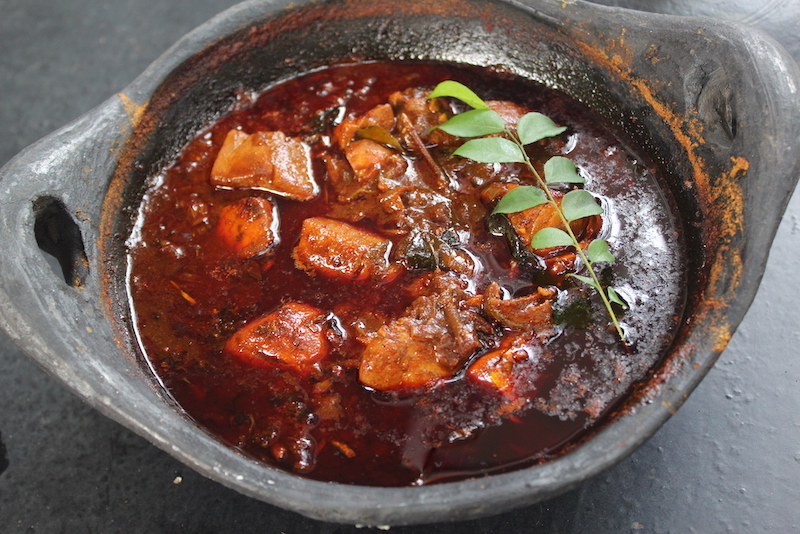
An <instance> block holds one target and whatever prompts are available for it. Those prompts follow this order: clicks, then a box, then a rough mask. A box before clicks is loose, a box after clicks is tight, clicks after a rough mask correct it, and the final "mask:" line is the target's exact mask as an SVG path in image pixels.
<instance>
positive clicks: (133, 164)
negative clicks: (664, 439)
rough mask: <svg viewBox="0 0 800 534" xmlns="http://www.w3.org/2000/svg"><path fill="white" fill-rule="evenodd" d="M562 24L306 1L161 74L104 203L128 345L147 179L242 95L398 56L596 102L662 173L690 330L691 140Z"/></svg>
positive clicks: (111, 273)
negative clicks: (130, 245) (137, 232)
mask: <svg viewBox="0 0 800 534" xmlns="http://www.w3.org/2000/svg"><path fill="white" fill-rule="evenodd" d="M561 24H562V23H561V21H559V20H557V19H556V18H554V16H553V15H552V14H543V13H542V12H537V11H534V10H528V9H525V8H520V7H516V6H510V5H508V4H505V3H494V2H489V3H486V2H460V1H459V2H445V3H444V4H437V5H436V6H432V5H415V6H412V5H397V3H382V2H333V3H324V4H310V5H305V6H300V7H296V8H292V9H289V10H286V11H283V12H278V13H277V14H269V15H265V16H262V17H260V18H254V19H253V20H252V23H251V24H250V25H248V26H247V27H245V28H243V29H241V30H238V31H236V32H234V33H232V34H230V35H226V36H223V37H222V38H221V39H219V40H218V41H217V42H215V44H213V45H211V46H209V47H207V48H206V49H204V50H202V51H201V52H199V53H197V54H195V55H193V56H191V57H190V58H189V59H187V60H186V61H184V62H183V63H182V64H180V65H179V66H178V67H177V68H175V69H174V70H170V71H169V72H165V73H163V74H164V75H163V78H159V79H158V80H157V81H158V83H157V87H156V89H155V90H154V92H153V93H152V95H150V96H149V98H148V99H147V104H146V106H144V108H143V110H142V111H141V114H140V115H138V116H137V121H136V123H135V125H134V132H133V135H132V137H131V138H130V140H129V142H128V144H127V146H126V147H125V150H124V153H123V156H122V158H121V163H120V166H119V167H118V169H117V172H116V174H115V176H114V179H113V182H112V187H111V188H110V190H109V191H110V192H109V195H108V197H107V198H106V201H105V205H104V210H105V214H104V215H105V217H104V224H105V225H106V227H107V230H108V231H105V232H103V235H105V236H107V237H105V238H104V240H103V243H102V247H101V248H102V251H103V257H104V258H106V259H107V265H108V267H109V270H108V276H107V279H106V283H107V287H108V289H109V293H108V297H109V299H108V300H109V302H108V305H109V307H110V309H111V316H112V317H117V318H121V320H120V321H119V324H118V325H117V326H118V328H119V331H120V334H121V337H122V338H123V340H124V343H125V344H126V348H127V350H128V352H129V353H130V354H131V355H132V356H133V357H134V358H135V359H137V360H138V361H139V362H140V363H142V364H143V365H145V359H144V356H143V355H142V353H141V349H140V347H139V346H138V344H137V342H136V339H135V336H134V335H133V333H132V332H131V330H130V328H129V325H130V324H131V323H132V318H131V310H130V307H129V295H128V294H127V285H126V274H127V265H125V258H126V254H127V244H126V241H127V239H128V237H129V236H130V235H131V232H132V230H133V227H134V224H135V220H136V216H137V210H138V207H139V205H140V203H141V202H142V198H143V195H144V193H145V191H146V189H147V187H148V185H149V182H148V180H149V178H150V177H152V176H155V175H158V174H159V173H160V172H161V171H163V170H164V169H165V168H166V167H167V166H168V165H169V164H170V163H171V162H173V161H174V160H175V158H176V156H177V155H178V154H179V153H180V151H181V150H182V148H183V147H184V146H185V145H186V144H187V143H188V142H189V141H190V140H191V139H192V138H193V137H194V136H195V135H196V134H197V132H199V131H200V130H201V129H202V128H204V127H205V126H207V125H208V124H209V123H211V122H213V121H214V120H216V119H218V118H219V117H221V116H223V115H224V114H226V113H228V112H229V111H230V110H231V109H232V107H233V106H234V104H235V102H236V99H237V95H240V94H241V93H242V92H252V93H261V92H262V91H264V90H266V89H268V88H270V87H273V86H274V85H276V84H278V83H280V82H282V81H284V80H289V79H293V78H296V77H298V76H300V75H303V74H306V73H310V72H314V71H316V70H319V69H321V68H324V67H326V66H329V65H335V64H347V63H354V62H393V61H395V62H398V61H399V62H414V61H419V62H441V63H447V64H454V65H468V66H476V67H483V68H488V69H490V70H491V71H492V72H494V73H496V74H497V75H499V76H509V77H511V76H516V77H521V78H524V79H526V80H530V81H532V82H535V83H538V84H541V85H542V86H544V87H547V88H550V89H555V90H558V91H561V92H563V93H564V94H566V95H568V96H569V97H570V98H572V99H574V100H575V101H577V102H579V103H581V104H582V105H585V106H587V107H588V108H590V109H591V110H592V112H594V113H595V114H596V115H597V116H599V117H601V118H602V119H603V120H604V121H605V122H606V124H607V126H608V127H609V128H610V129H611V130H612V131H614V133H615V134H616V135H617V136H618V138H619V139H621V140H623V141H624V142H625V143H626V144H628V145H629V146H630V147H631V148H632V150H633V151H634V152H636V153H637V154H640V155H641V156H642V157H643V158H645V161H646V162H647V165H648V166H650V167H651V168H652V169H653V170H654V172H656V173H657V174H658V175H659V176H660V178H661V180H662V185H663V187H664V192H665V195H667V196H668V197H669V199H670V200H669V202H670V204H671V205H672V207H673V208H674V215H675V219H676V220H677V221H678V223H679V225H680V231H681V233H682V237H683V240H684V243H685V247H686V254H685V259H686V265H685V273H686V279H687V280H689V281H691V287H689V288H688V295H689V298H688V302H687V304H686V308H685V314H684V316H683V317H680V318H676V319H677V320H678V322H680V323H682V324H683V325H684V327H683V329H681V330H680V331H679V332H678V334H677V340H678V341H681V340H683V339H685V338H686V336H688V331H687V330H686V325H688V324H690V323H692V319H689V318H691V317H692V316H693V314H694V313H695V310H696V308H697V306H699V304H700V303H701V302H702V300H703V298H704V294H705V289H704V288H705V287H706V284H707V281H708V279H709V272H708V268H709V263H708V259H709V254H710V253H709V244H711V245H713V243H710V242H709V239H708V235H709V231H708V228H707V226H704V225H707V224H708V217H707V213H706V211H705V208H704V204H703V200H702V198H699V197H698V192H697V189H696V188H695V187H693V186H692V185H691V184H689V182H688V181H687V179H686V177H687V176H692V173H693V170H692V162H691V161H688V160H687V158H686V153H685V151H686V146H685V144H684V143H682V142H681V141H680V140H679V139H676V137H675V132H674V130H673V129H671V128H670V126H669V124H668V123H667V122H665V121H664V119H663V117H662V115H660V114H659V112H658V110H657V109H654V108H653V107H652V106H651V105H650V104H651V102H648V101H647V99H646V98H643V96H642V92H641V87H640V86H638V87H637V86H636V85H635V84H631V80H630V79H626V77H625V76H622V75H621V74H620V71H619V69H616V68H614V66H613V62H612V61H610V60H608V58H607V56H605V55H604V54H605V52H606V51H598V50H597V49H596V48H595V49H593V48H592V47H591V46H589V45H587V43H585V42H584V43H580V42H579V41H576V39H575V34H574V33H570V32H568V31H565V29H564V28H563V27H562V25H561ZM600 52H602V53H600ZM603 58H605V59H603ZM670 74H671V73H666V75H667V76H668V75H670ZM656 81H657V82H660V80H656ZM705 156H706V157H707V161H708V162H709V163H708V166H709V167H711V166H713V165H714V164H716V162H715V161H714V158H715V157H716V156H715V154H714V153H713V151H710V152H709V153H708V154H706V155H705ZM687 184H689V185H687ZM712 248H713V247H712ZM667 360H669V358H667ZM144 378H145V380H150V381H151V383H152V385H153V387H154V388H156V389H157V390H160V389H161V386H160V384H159V383H158V381H157V380H156V378H155V377H154V376H151V375H148V374H147V373H145V374H144ZM661 379H663V376H662V378H661ZM647 389H648V388H647V387H646V386H645V387H641V388H639V390H638V391H637V393H636V394H635V395H634V396H632V397H631V399H630V400H628V402H627V406H620V407H619V409H618V410H617V411H616V412H615V414H614V416H613V417H615V416H616V415H619V414H622V413H626V411H627V409H628V408H629V407H631V406H635V405H636V404H637V403H638V402H640V401H641V398H642V396H646V395H648V393H647ZM162 394H163V396H164V399H165V400H166V401H167V402H170V400H169V395H168V394H166V393H164V392H162ZM613 417H612V419H613ZM650 431H651V430H650V429H647V430H645V432H650ZM633 439H634V441H639V440H640V439H643V437H635V438H633ZM582 469H583V468H582ZM584 470H585V469H584ZM590 471H591V469H590Z"/></svg>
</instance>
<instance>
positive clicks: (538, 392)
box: [129, 63, 685, 486]
mask: <svg viewBox="0 0 800 534" xmlns="http://www.w3.org/2000/svg"><path fill="white" fill-rule="evenodd" d="M445 79H454V80H458V81H460V82H462V83H464V84H466V85H467V86H469V87H471V88H472V89H473V90H475V92H476V93H477V94H479V95H480V96H481V97H482V98H484V100H486V101H491V102H492V104H491V105H492V106H493V107H495V108H496V109H497V110H498V112H500V113H501V115H503V116H504V117H506V118H508V117H511V118H513V117H514V116H517V117H518V114H519V113H523V112H526V111H540V112H542V113H544V114H546V115H548V116H549V117H551V118H552V119H553V120H554V121H555V122H556V123H557V124H560V125H564V126H567V127H568V130H567V132H566V133H564V134H562V135H560V136H558V137H556V138H552V139H548V140H544V141H541V142H539V143H537V144H535V145H534V146H532V147H529V148H530V150H529V153H530V155H531V156H532V158H533V159H534V161H535V162H537V163H536V165H541V164H542V163H543V162H544V160H545V159H547V158H548V157H550V156H552V155H563V156H567V157H569V158H570V159H571V160H572V161H573V162H574V163H575V164H576V166H577V167H578V169H579V172H580V173H581V175H582V176H584V177H585V178H586V183H585V188H586V189H587V190H588V191H590V192H591V193H592V194H593V195H594V196H595V197H596V198H597V199H598V201H599V202H600V203H601V204H602V205H603V207H604V209H605V213H604V214H603V215H602V216H595V217H594V218H589V219H587V220H583V221H580V222H578V223H577V227H575V228H573V229H574V230H576V233H578V234H579V235H581V236H583V237H584V238H586V239H591V238H593V237H597V236H599V237H602V238H605V239H607V240H608V241H609V243H610V246H611V250H612V252H613V254H614V255H615V256H616V258H617V261H616V262H614V263H613V264H608V267H607V268H605V269H603V270H602V276H603V277H604V279H605V280H606V281H608V282H610V283H612V284H613V285H614V287H615V288H617V290H618V292H619V293H620V295H621V296H622V297H623V298H624V299H625V300H626V302H627V303H628V304H629V305H630V307H629V309H628V310H626V311H623V310H621V309H620V310H618V311H619V313H620V315H621V317H622V323H623V327H624V328H625V331H626V335H627V337H628V340H629V341H628V346H627V347H626V346H625V345H623V344H622V343H621V342H620V340H619V339H618V337H617V336H616V334H615V332H614V330H613V328H610V327H609V324H608V323H609V320H608V316H607V315H606V313H605V311H604V310H603V309H602V307H601V306H600V304H599V301H598V299H597V297H596V295H593V294H592V292H591V291H589V290H587V288H586V287H579V286H577V285H576V283H575V282H573V279H571V278H569V277H567V276H565V275H566V274H567V273H569V272H580V264H579V262H576V261H575V258H574V254H571V253H570V251H569V250H546V251H531V250H530V249H529V247H528V248H527V249H526V247H525V244H524V241H523V240H521V239H519V235H521V234H524V233H525V232H526V231H531V230H532V228H533V227H532V226H531V225H534V226H535V225H536V224H539V223H536V222H535V220H538V219H542V217H544V218H546V217H545V215H546V214H545V215H543V214H542V213H538V212H537V213H535V214H533V215H532V216H528V217H527V218H526V217H523V216H521V215H520V216H518V218H517V220H513V217H512V216H494V217H492V216H490V213H491V209H492V206H493V204H494V203H495V202H496V201H497V200H498V198H499V197H500V196H502V193H503V192H504V191H507V190H508V189H509V188H511V187H516V186H517V185H520V184H526V183H527V184H531V183H533V182H531V177H530V176H529V175H527V174H526V172H527V171H525V170H524V169H522V168H519V167H515V166H514V165H511V164H493V165H484V164H476V163H474V162H469V161H466V160H463V159H461V158H457V157H453V156H451V155H450V154H451V152H452V150H453V149H454V147H455V146H458V144H459V143H460V142H463V140H459V139H455V138H452V137H451V136H448V135H446V134H444V133H443V132H441V131H440V130H439V131H434V130H431V127H432V126H435V124H436V123H437V121H441V120H444V119H445V118H446V117H447V116H449V115H451V114H452V113H455V112H458V111H463V109H459V108H458V103H456V102H446V101H442V102H434V101H428V100H427V98H426V94H427V93H426V92H427V91H430V89H432V88H433V87H434V86H435V85H436V84H437V83H439V82H440V81H442V80H445ZM515 114H517V115H515ZM387 134H388V136H387ZM240 147H243V148H240ZM259 147H261V148H259ZM263 147H267V148H263ZM237 150H239V152H237ZM259 151H262V152H259ZM264 151H265V152H264ZM264 153H268V154H272V156H269V155H267V156H263V154H264ZM237 154H238V155H237ZM275 154H278V155H277V156H276V155H275ZM281 154H282V155H281ZM263 157H266V158H267V159H269V158H270V157H272V158H273V160H272V161H271V163H270V164H268V165H267V164H263V161H262V160H261V159H259V158H263ZM248 158H250V159H248ZM281 158H283V159H281ZM237 166H238V167H237ZM262 167H269V168H268V169H266V170H265V169H264V168H262ZM265 173H266V174H267V175H269V176H268V179H267V180H266V181H263V180H262V181H260V182H259V181H258V178H257V176H256V175H262V178H263V175H265ZM254 176H256V178H254ZM297 176H301V178H299V179H297V178H296V177H297ZM253 180H256V181H253ZM566 190H567V189H566V188H562V191H560V192H563V191H566ZM560 192H559V191H556V193H557V194H560ZM673 213H674V210H673V209H672V204H671V199H670V198H669V196H668V195H667V194H666V193H665V191H664V189H662V187H661V186H660V185H659V182H658V178H657V176H655V174H654V171H652V170H650V169H648V168H647V167H646V166H645V165H644V164H643V163H642V162H641V160H639V159H638V158H637V156H636V155H635V154H634V153H633V152H632V151H631V150H629V149H628V148H627V147H626V145H625V144H624V143H622V142H621V141H620V140H619V139H618V138H617V137H615V136H614V135H612V133H611V132H610V130H609V129H607V128H606V127H604V126H603V124H602V123H601V122H600V121H599V120H598V119H597V118H596V117H595V116H594V115H592V114H591V113H590V112H589V111H588V110H587V109H586V108H585V107H584V106H582V105H580V104H578V103H576V102H574V101H572V100H570V99H568V98H567V97H565V96H564V95H562V94H560V93H557V92H555V91H551V90H547V89H544V88H542V87H540V86H538V85H535V84H533V83H531V82H527V81H523V80H519V79H516V78H510V77H509V76H499V75H497V74H493V73H491V72H487V71H483V70H478V69H472V68H457V67H454V66H447V65H440V64H418V63H414V64H397V63H393V64H380V63H377V64H359V65H345V66H336V67H331V68H326V69H324V70H320V71H318V72H313V73H311V74H308V75H305V76H303V77H300V78H298V79H293V80H289V81H286V82H284V83H281V84H278V85H275V86H274V87H272V88H270V89H268V90H266V91H265V92H263V93H261V94H258V95H255V94H250V93H246V92H242V93H241V94H240V95H239V97H238V99H237V102H236V104H235V106H234V108H233V109H232V110H231V111H230V113H228V114H227V115H226V116H224V117H222V118H220V119H219V120H218V121H216V122H215V123H214V124H211V125H209V126H208V127H207V128H206V129H205V130H204V131H202V132H199V133H198V135H197V136H196V137H195V138H194V139H193V140H192V141H191V142H190V143H189V144H188V145H187V146H186V147H185V149H184V150H183V151H182V153H181V154H180V155H179V156H178V157H177V159H176V161H175V162H174V164H172V165H171V166H170V167H169V168H168V169H166V170H165V171H164V172H163V173H162V174H160V175H158V176H154V177H153V178H152V182H151V185H150V187H149V189H148V192H147V194H146V196H145V198H144V201H143V203H142V205H141V208H140V212H139V218H138V220H137V224H136V228H135V230H134V232H133V234H132V236H131V238H130V241H129V249H130V253H129V281H130V294H131V305H132V308H133V310H134V317H135V324H136V329H137V334H138V337H139V341H140V343H141V346H142V349H143V351H144V353H145V355H146V357H147V358H148V360H149V363H150V365H151V367H152V369H153V370H154V372H155V373H156V374H157V375H158V377H159V379H160V380H161V382H162V383H163V385H164V387H165V388H166V389H167V390H168V391H169V392H170V393H171V395H172V396H174V398H175V399H176V400H177V402H178V403H179V404H180V406H182V407H183V409H184V410H185V411H186V413H187V414H188V415H189V416H191V417H192V418H193V419H194V420H196V421H197V423H198V424H199V425H201V426H203V427H205V428H207V429H208V430H210V431H211V432H212V433H214V434H216V435H217V436H219V437H220V438H221V439H222V440H224V441H225V442H226V443H228V444H230V445H231V446H234V447H237V448H239V449H241V450H242V451H244V452H246V453H247V454H249V455H251V456H253V457H254V458H257V459H258V460H261V461H264V462H267V463H269V464H272V465H276V466H279V467H281V468H284V469H286V470H289V471H293V472H296V473H298V474H301V475H303V476H306V477H310V478H314V479H320V480H328V481H337V482H342V483H353V484H365V485H380V486H398V485H414V484H425V483H430V482H434V481H441V480H450V479H457V478H465V477H470V476H479V475H482V474H486V473H490V472H497V471H501V470H508V469H513V468H517V467H521V466H526V465H531V464H533V463H537V462H542V461H546V460H548V459H550V458H553V457H555V456H557V455H559V454H562V453H563V452H564V451H566V450H568V449H569V448H570V447H571V446H573V445H574V444H576V443H579V442H580V440H582V439H584V438H585V437H586V436H588V435H589V433H590V432H591V431H592V430H593V429H594V428H596V427H597V425H599V424H600V423H602V421H603V418H604V417H606V416H607V415H608V413H609V412H610V411H611V410H612V409H613V408H614V406H615V405H618V404H619V402H620V401H621V400H622V399H624V398H625V396H626V394H627V393H629V392H630V390H631V388H632V386H633V385H634V384H635V382H637V381H639V380H641V379H643V378H644V377H645V376H646V374H647V372H648V370H649V369H651V368H652V367H653V365H654V364H656V363H657V361H658V359H659V357H660V355H661V354H662V353H663V352H664V351H665V350H666V348H667V347H668V345H669V343H670V341H671V337H672V334H673V330H674V328H675V327H676V325H677V322H678V321H679V317H680V314H681V309H682V305H683V300H684V295H683V289H682V288H683V287H684V286H685V284H684V283H683V271H682V268H681V260H682V253H683V252H682V250H683V249H682V243H681V240H680V235H679V233H678V231H677V228H678V223H677V221H676V219H675V216H674V215H673ZM537 218H538V219H537Z"/></svg>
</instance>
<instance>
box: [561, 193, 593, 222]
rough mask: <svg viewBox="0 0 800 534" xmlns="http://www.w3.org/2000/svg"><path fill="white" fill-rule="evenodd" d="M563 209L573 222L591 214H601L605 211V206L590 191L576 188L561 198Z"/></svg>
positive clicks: (565, 215)
mask: <svg viewBox="0 0 800 534" xmlns="http://www.w3.org/2000/svg"><path fill="white" fill-rule="evenodd" d="M561 211H562V212H563V213H564V217H566V218H567V220H568V221H570V222H572V221H576V220H578V219H583V218H584V217H589V216H591V215H600V214H601V213H603V208H602V207H600V205H599V204H598V203H597V201H596V200H595V198H594V197H593V196H592V194H591V193H590V192H588V191H585V190H583V189H575V190H574V191H570V192H569V193H567V194H566V195H564V198H562V199H561Z"/></svg>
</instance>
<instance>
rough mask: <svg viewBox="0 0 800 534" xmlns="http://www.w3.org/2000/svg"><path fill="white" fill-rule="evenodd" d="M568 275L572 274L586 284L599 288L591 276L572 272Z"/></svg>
mask: <svg viewBox="0 0 800 534" xmlns="http://www.w3.org/2000/svg"><path fill="white" fill-rule="evenodd" d="M567 276H571V277H573V278H577V279H578V280H580V281H581V282H583V283H584V284H588V285H590V286H592V287H593V288H595V289H597V284H595V283H594V279H593V278H592V277H591V276H581V275H580V274H572V273H570V274H568V275H567ZM597 290H598V291H600V290H599V289H597Z"/></svg>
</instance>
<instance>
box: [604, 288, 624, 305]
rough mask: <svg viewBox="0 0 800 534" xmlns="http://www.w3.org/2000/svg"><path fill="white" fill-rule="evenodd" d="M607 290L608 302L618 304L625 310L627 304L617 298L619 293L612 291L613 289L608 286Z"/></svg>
mask: <svg viewBox="0 0 800 534" xmlns="http://www.w3.org/2000/svg"><path fill="white" fill-rule="evenodd" d="M607 289H608V300H610V301H611V302H613V303H614V304H619V305H620V306H622V307H623V308H627V307H628V304H627V303H626V302H625V301H624V300H622V298H621V297H620V296H619V293H617V292H616V291H614V288H613V287H611V286H608V288H607Z"/></svg>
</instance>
